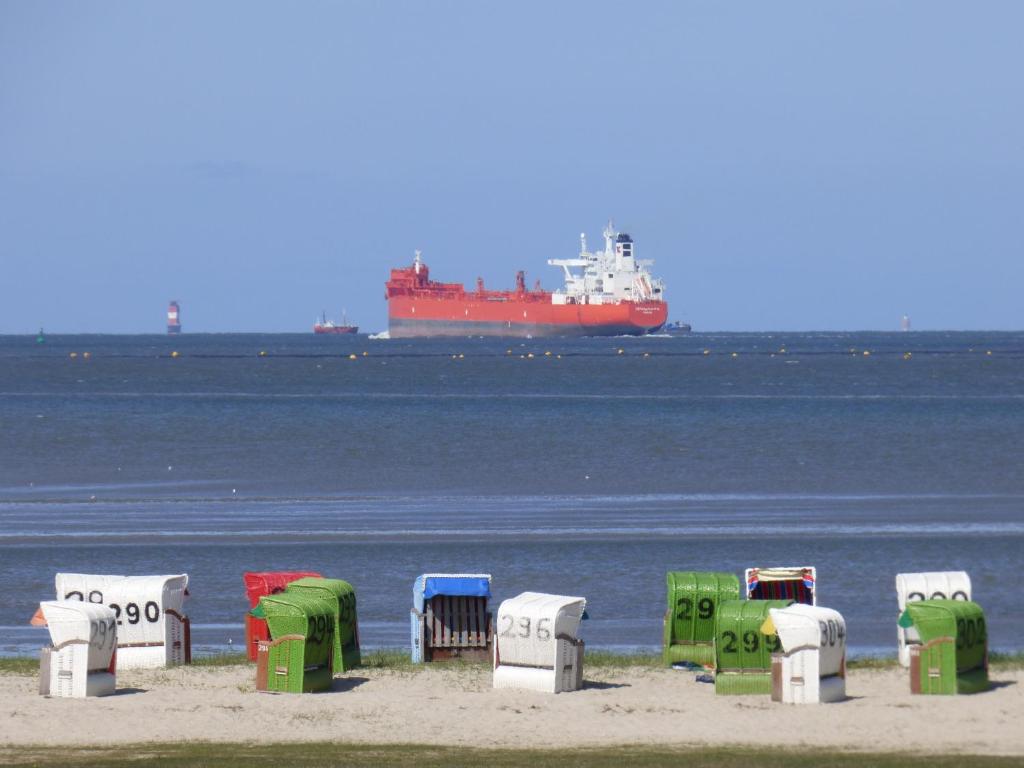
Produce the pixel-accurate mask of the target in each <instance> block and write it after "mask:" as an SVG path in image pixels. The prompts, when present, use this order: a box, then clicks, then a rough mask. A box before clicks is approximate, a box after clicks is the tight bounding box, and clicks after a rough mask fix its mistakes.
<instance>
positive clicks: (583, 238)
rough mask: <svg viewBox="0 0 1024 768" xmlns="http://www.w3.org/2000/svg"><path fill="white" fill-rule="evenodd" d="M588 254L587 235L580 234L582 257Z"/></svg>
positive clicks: (584, 233)
mask: <svg viewBox="0 0 1024 768" xmlns="http://www.w3.org/2000/svg"><path fill="white" fill-rule="evenodd" d="M586 252H587V233H586V232H580V255H581V256H582V255H583V254H584V253H586Z"/></svg>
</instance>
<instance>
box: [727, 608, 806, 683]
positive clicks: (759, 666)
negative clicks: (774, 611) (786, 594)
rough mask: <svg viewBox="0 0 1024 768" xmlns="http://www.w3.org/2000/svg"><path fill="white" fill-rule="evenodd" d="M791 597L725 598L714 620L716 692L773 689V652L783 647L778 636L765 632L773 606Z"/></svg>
mask: <svg viewBox="0 0 1024 768" xmlns="http://www.w3.org/2000/svg"><path fill="white" fill-rule="evenodd" d="M792 603H793V601H792V600H725V601H723V602H722V603H721V604H720V605H719V606H718V616H717V617H716V619H715V693H722V694H764V695H765V696H767V695H770V694H771V692H772V654H773V653H775V652H776V651H779V650H780V649H781V647H782V645H781V643H780V642H779V636H778V635H777V634H775V633H774V631H773V632H772V633H771V634H767V635H766V634H765V633H764V632H763V631H762V628H763V627H764V624H765V620H766V619H768V617H769V613H768V610H769V609H770V608H785V607H786V606H788V605H792Z"/></svg>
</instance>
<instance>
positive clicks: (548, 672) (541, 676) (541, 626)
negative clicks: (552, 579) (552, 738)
mask: <svg viewBox="0 0 1024 768" xmlns="http://www.w3.org/2000/svg"><path fill="white" fill-rule="evenodd" d="M586 605H587V601H586V600H585V599H583V598H582V597H565V596H562V595H547V594H542V593H539V592H523V593H522V594H520V595H518V596H516V597H513V598H511V599H510V600H505V601H504V602H503V603H502V604H501V606H500V607H499V608H498V621H497V626H496V627H495V636H494V687H495V688H525V689H528V690H533V691H543V692H546V693H559V692H561V691H575V690H578V689H580V688H582V687H583V641H582V640H580V639H578V638H577V636H576V635H577V633H578V632H579V627H580V621H581V620H582V619H583V612H584V610H585V609H586Z"/></svg>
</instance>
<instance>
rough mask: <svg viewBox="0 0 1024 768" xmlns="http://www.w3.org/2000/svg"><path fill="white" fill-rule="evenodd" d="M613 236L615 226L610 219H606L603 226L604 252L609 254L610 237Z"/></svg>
mask: <svg viewBox="0 0 1024 768" xmlns="http://www.w3.org/2000/svg"><path fill="white" fill-rule="evenodd" d="M613 237H615V226H614V225H613V224H612V220H611V219H608V226H607V227H605V228H604V252H605V253H607V254H609V255H611V252H612V238H613Z"/></svg>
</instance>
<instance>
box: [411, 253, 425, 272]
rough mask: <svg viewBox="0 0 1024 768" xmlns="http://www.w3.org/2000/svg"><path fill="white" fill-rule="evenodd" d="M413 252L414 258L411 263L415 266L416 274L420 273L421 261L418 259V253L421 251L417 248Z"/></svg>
mask: <svg viewBox="0 0 1024 768" xmlns="http://www.w3.org/2000/svg"><path fill="white" fill-rule="evenodd" d="M414 253H415V254H416V258H414V259H413V262H412V263H413V266H415V267H416V274H417V275H418V274H419V273H420V264H422V263H423V262H422V261H421V260H420V254H421V253H422V251H420V250H418V249H417V250H416V251H414Z"/></svg>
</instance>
